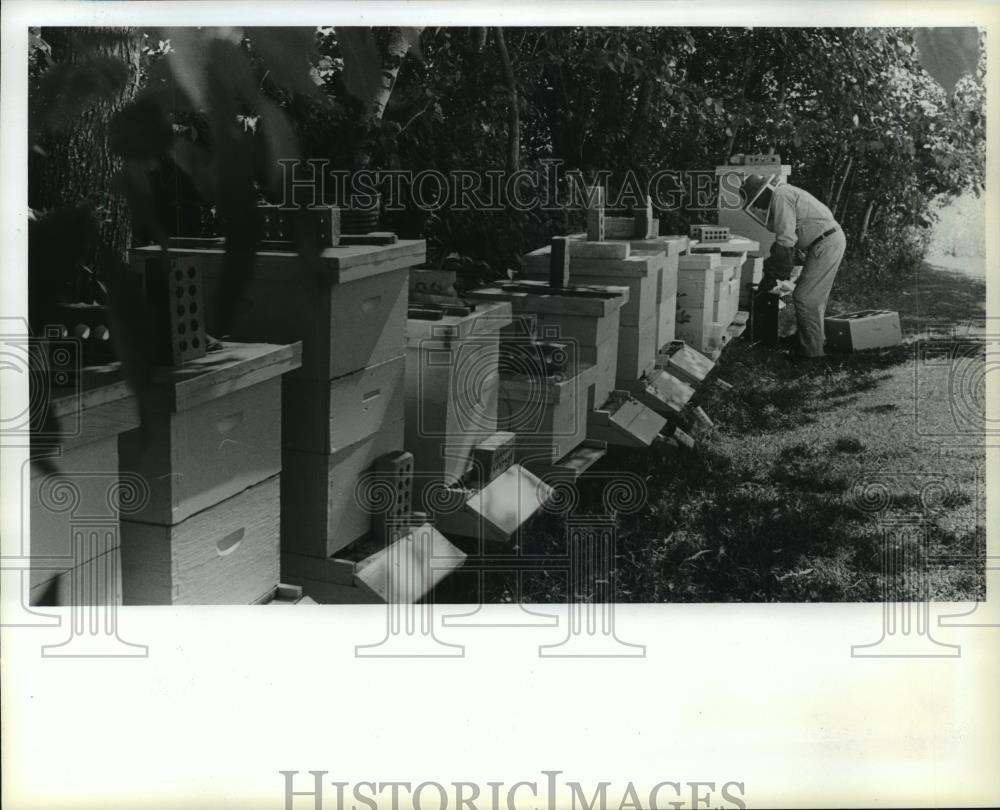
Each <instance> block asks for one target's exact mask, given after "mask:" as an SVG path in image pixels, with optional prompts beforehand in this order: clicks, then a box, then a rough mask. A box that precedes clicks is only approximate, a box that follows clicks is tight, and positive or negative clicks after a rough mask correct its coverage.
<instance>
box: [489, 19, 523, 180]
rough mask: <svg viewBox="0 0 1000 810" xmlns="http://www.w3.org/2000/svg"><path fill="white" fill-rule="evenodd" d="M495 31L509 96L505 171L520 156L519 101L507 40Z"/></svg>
mask: <svg viewBox="0 0 1000 810" xmlns="http://www.w3.org/2000/svg"><path fill="white" fill-rule="evenodd" d="M495 32H496V44H497V54H498V55H499V57H500V67H501V70H502V71H503V78H504V83H505V84H506V85H507V93H508V95H509V96H510V100H509V102H508V103H509V105H510V106H509V107H508V109H507V171H508V172H516V171H517V167H518V164H519V163H520V156H521V111H520V109H519V107H520V101H519V99H518V94H517V81H516V80H515V78H514V66H513V65H512V64H511V61H510V54H509V53H508V52H507V42H506V40H505V39H504V35H503V29H502V28H497V29H495Z"/></svg>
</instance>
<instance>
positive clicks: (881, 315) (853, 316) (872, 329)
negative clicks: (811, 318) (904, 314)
mask: <svg viewBox="0 0 1000 810" xmlns="http://www.w3.org/2000/svg"><path fill="white" fill-rule="evenodd" d="M825 326H826V328H825V331H826V342H827V344H828V345H829V346H830V347H831V348H834V349H840V350H842V351H850V352H859V351H863V350H865V349H883V348H886V347H889V346H898V345H899V344H900V343H901V342H902V340H903V333H902V331H901V330H900V327H899V313H898V312H892V311H889V310H880V309H866V310H862V311H861V312H851V313H849V314H847V315H835V316H832V317H828V318H827V319H826V321H825Z"/></svg>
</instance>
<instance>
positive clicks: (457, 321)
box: [405, 301, 511, 496]
mask: <svg viewBox="0 0 1000 810" xmlns="http://www.w3.org/2000/svg"><path fill="white" fill-rule="evenodd" d="M510 312H511V310H510V304H508V303H507V302H505V301H498V302H490V303H483V304H479V305H478V306H477V307H476V308H475V309H474V310H473V311H471V312H469V313H468V314H465V315H446V316H444V317H442V318H440V319H439V320H424V319H421V318H416V317H411V318H409V319H408V321H407V327H406V328H407V337H406V404H405V416H406V441H405V447H406V449H407V450H409V451H410V452H411V453H413V456H414V465H415V470H416V473H417V476H416V483H415V486H416V488H417V490H418V492H417V494H418V496H419V494H420V492H419V491H422V489H423V488H424V487H425V486H426V485H427V484H429V483H431V482H434V481H443V482H444V483H446V484H451V483H454V482H456V481H457V480H458V479H459V478H461V477H462V476H463V475H464V474H465V473H466V471H467V470H468V469H469V465H470V463H471V454H472V449H473V447H475V445H477V444H478V443H479V442H481V441H483V440H484V439H486V438H487V437H489V436H491V435H492V434H493V433H495V432H496V429H497V401H498V393H499V384H500V383H499V376H498V374H499V372H498V367H499V360H500V348H499V347H500V334H501V332H502V331H503V330H504V329H505V328H506V327H507V326H509V325H510V323H511V314H510Z"/></svg>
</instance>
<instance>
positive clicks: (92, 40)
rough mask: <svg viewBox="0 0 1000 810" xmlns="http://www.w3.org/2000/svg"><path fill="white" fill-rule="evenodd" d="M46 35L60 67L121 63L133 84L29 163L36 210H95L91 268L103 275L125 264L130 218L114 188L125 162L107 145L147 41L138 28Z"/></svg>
mask: <svg viewBox="0 0 1000 810" xmlns="http://www.w3.org/2000/svg"><path fill="white" fill-rule="evenodd" d="M42 37H43V38H44V39H45V41H46V42H48V43H49V45H50V46H51V48H52V58H53V60H54V61H55V62H56V63H57V64H61V63H65V64H81V63H82V62H84V61H86V60H88V59H92V58H94V57H95V56H100V57H112V58H116V59H120V60H121V61H122V62H124V63H125V65H126V66H127V68H128V71H129V80H128V82H127V83H126V84H125V87H124V89H123V90H122V92H121V93H120V94H117V95H115V96H114V97H112V98H107V99H103V100H100V101H95V102H94V103H93V104H90V105H89V106H88V107H86V108H85V109H84V110H83V111H82V113H81V114H80V115H79V116H78V117H77V118H76V119H75V120H74V121H72V122H71V123H69V124H68V125H67V126H65V127H64V128H61V129H59V130H57V131H49V132H45V133H43V134H42V136H41V137H40V139H39V142H38V144H37V146H38V147H39V148H40V149H41V150H42V151H41V152H39V151H37V150H35V151H34V152H33V153H32V155H31V157H30V160H29V180H28V205H29V206H30V207H31V208H33V209H35V210H37V211H52V210H55V209H68V208H74V207H77V206H79V205H81V204H86V205H90V206H92V207H93V209H94V210H95V211H96V214H97V220H98V223H99V224H98V228H97V240H96V244H94V245H93V246H92V248H91V249H90V251H88V255H87V260H86V261H87V264H88V265H89V266H90V267H91V269H93V270H94V271H95V272H96V273H97V274H98V275H99V276H100V275H102V274H104V273H105V272H107V271H108V269H109V268H110V267H112V266H114V265H115V264H116V263H118V262H122V261H125V260H126V258H127V252H128V247H129V240H130V239H131V220H130V217H129V212H128V206H127V205H126V202H125V199H124V197H123V196H122V195H121V194H120V193H119V192H118V190H117V188H116V187H115V182H116V176H117V174H118V172H119V171H120V170H121V165H122V164H121V158H120V157H118V156H117V155H116V154H114V153H113V152H112V151H111V149H110V147H109V144H108V130H109V127H110V124H111V121H112V119H113V118H114V116H115V115H116V114H117V113H118V112H119V111H120V110H121V109H122V108H123V107H124V106H125V105H126V104H127V103H128V102H130V101H131V100H132V99H133V98H134V97H135V94H136V91H137V90H138V87H139V58H140V54H141V43H142V38H141V34H140V32H139V30H138V29H135V28H116V29H112V28H47V29H43V31H42Z"/></svg>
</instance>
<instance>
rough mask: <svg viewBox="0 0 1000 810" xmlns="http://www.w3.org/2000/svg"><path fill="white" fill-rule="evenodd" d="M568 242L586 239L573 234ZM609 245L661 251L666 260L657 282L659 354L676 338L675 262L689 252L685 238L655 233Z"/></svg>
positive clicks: (630, 237)
mask: <svg viewBox="0 0 1000 810" xmlns="http://www.w3.org/2000/svg"><path fill="white" fill-rule="evenodd" d="M653 221H654V223H657V224H656V226H655V227H654V228H653V230H654V231H658V230H659V227H658V221H657V220H653ZM622 230H624V229H622ZM633 234H634V229H633ZM570 238H571V239H574V240H578V241H580V240H585V239H586V238H587V235H586V234H585V233H578V234H573V235H572V236H570ZM608 241H622V242H626V243H627V244H628V245H629V247H630V248H631V249H632V250H636V251H649V252H654V253H659V252H661V251H662V252H663V254H664V257H665V259H666V260H665V261H664V263H663V266H662V268H661V271H660V274H659V276H658V278H657V290H656V300H657V316H656V348H657V350H662V349H663V348H664V347H665V346H667V345H669V344H670V342H671V341H672V340H674V338H675V337H676V317H677V261H678V257H679V256H680V255H681V254H682V253H684V252H686V251H687V249H688V237H686V236H684V235H664V236H660V235H658V233H657V234H654V235H651V236H648V237H644V236H639V235H629V234H627V233H625V234H623V235H622V236H620V237H617V236H616V237H613V238H612V237H609V239H608Z"/></svg>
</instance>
